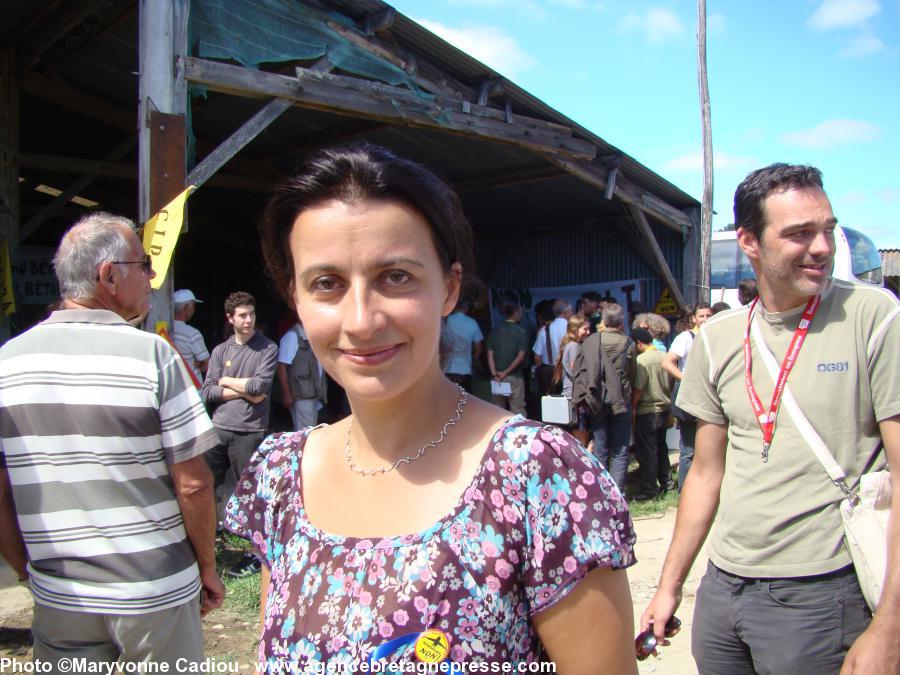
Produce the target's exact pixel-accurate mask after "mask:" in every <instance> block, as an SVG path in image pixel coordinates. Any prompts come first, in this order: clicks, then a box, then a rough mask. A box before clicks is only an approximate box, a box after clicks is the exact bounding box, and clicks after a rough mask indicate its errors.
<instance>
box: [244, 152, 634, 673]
mask: <svg viewBox="0 0 900 675" xmlns="http://www.w3.org/2000/svg"><path fill="white" fill-rule="evenodd" d="M261 237H262V245H263V254H264V257H265V261H266V266H267V270H268V272H269V274H270V276H271V278H272V280H273V282H274V283H275V285H276V287H277V288H278V290H279V291H280V292H281V293H282V295H283V297H284V298H285V300H286V301H287V302H289V303H290V304H291V305H292V306H294V307H296V310H297V313H298V315H299V316H300V318H301V319H302V321H303V325H304V326H305V327H306V331H307V337H308V339H309V342H310V345H311V346H312V349H313V351H314V352H315V354H316V357H317V358H318V360H319V363H321V364H322V366H323V367H324V368H325V370H326V371H327V372H328V374H329V375H330V376H332V377H333V378H334V379H335V380H336V381H338V382H339V383H340V384H341V385H342V386H343V387H344V389H345V390H346V392H347V397H348V399H349V401H350V406H351V408H352V414H351V415H350V417H348V418H347V419H345V420H342V421H341V422H338V423H336V424H333V425H330V426H324V425H320V426H318V427H311V428H306V429H303V430H301V431H298V432H293V433H287V434H280V435H275V436H271V437H269V438H268V439H266V441H264V442H263V444H262V445H261V446H260V448H259V450H258V452H257V454H256V456H255V457H254V459H253V461H252V463H251V466H250V467H248V469H247V470H246V472H245V474H244V477H243V479H242V481H241V484H240V485H239V486H238V488H237V490H236V491H235V494H234V496H233V497H232V500H231V502H230V504H229V513H228V516H227V526H228V527H229V529H231V530H232V531H234V532H235V533H237V534H239V535H240V536H243V537H245V538H247V539H249V540H250V541H251V542H252V547H253V550H254V552H255V553H256V554H257V555H258V556H259V557H260V559H261V561H262V563H263V574H262V598H261V600H262V617H263V629H262V631H263V634H262V640H261V642H260V648H259V662H260V663H259V667H260V669H261V670H263V671H272V672H276V671H277V672H282V671H283V670H284V668H286V667H291V668H296V669H298V670H300V671H301V672H303V671H304V669H305V670H306V671H314V672H320V670H321V668H323V667H330V668H338V667H341V666H342V665H346V666H347V667H348V668H349V669H350V671H353V672H355V669H356V668H357V667H358V666H359V664H361V663H363V662H367V661H374V660H379V659H388V660H403V661H410V660H413V659H414V658H418V659H419V660H425V661H429V662H440V661H444V660H447V661H450V662H453V663H461V662H473V661H480V662H501V663H502V662H511V663H514V664H515V663H523V662H531V661H540V660H544V659H552V660H554V661H556V662H557V666H558V670H557V672H558V673H596V672H631V673H635V672H637V671H636V668H635V662H634V659H633V658H632V653H631V637H632V635H633V633H632V630H633V628H632V607H631V599H630V594H629V589H628V581H627V577H626V574H625V572H624V568H625V567H627V566H628V565H630V564H631V563H632V562H633V561H634V557H633V552H632V545H633V542H634V533H633V529H632V526H631V521H630V518H629V516H628V511H627V508H626V505H625V503H624V501H623V499H622V496H621V494H620V493H619V492H618V490H617V489H616V488H615V486H614V484H613V483H612V481H611V479H610V477H609V475H608V474H607V473H606V472H605V471H602V470H601V468H600V467H599V466H598V464H597V463H596V462H595V461H594V460H593V459H592V458H591V457H590V456H589V455H588V454H587V453H586V452H585V451H584V449H583V448H582V447H581V446H580V445H578V443H577V442H576V441H575V440H574V439H573V438H572V437H571V436H568V435H567V434H565V433H564V432H562V431H561V430H559V429H557V428H555V427H550V426H543V425H541V424H539V423H536V422H531V421H528V420H525V419H524V418H522V417H520V416H514V417H512V418H510V417H509V416H508V413H507V412H506V411H504V410H501V409H499V408H497V407H495V406H492V405H490V404H488V403H486V402H483V401H481V400H478V399H475V398H472V397H469V396H468V395H467V394H466V392H465V391H464V390H462V389H461V388H459V387H458V386H456V385H455V384H453V383H452V382H450V381H449V380H448V379H447V378H446V377H445V376H444V375H443V373H442V372H441V368H440V355H439V343H440V338H441V326H442V319H443V317H446V316H447V315H448V314H449V313H450V312H451V311H452V310H453V307H454V305H455V304H456V301H457V297H458V294H459V288H460V285H461V284H462V283H463V280H464V277H465V275H468V274H470V273H471V272H472V270H473V263H472V233H471V229H470V227H469V225H468V223H467V221H466V219H465V216H464V215H463V213H462V209H461V207H460V204H459V200H458V198H457V196H456V194H455V193H454V192H453V190H452V189H451V188H450V187H449V186H447V185H446V184H445V183H444V182H443V181H441V180H440V179H438V178H437V177H436V176H435V175H434V174H432V173H431V172H430V171H428V170H426V169H425V168H423V167H421V166H419V165H418V164H415V163H413V162H410V161H407V160H403V159H399V158H397V157H396V156H394V155H393V154H391V153H390V152H389V151H387V150H385V149H383V148H377V147H373V146H368V145H364V146H356V147H351V148H338V149H332V150H325V151H322V152H320V153H319V154H317V155H316V156H314V157H313V158H311V159H310V160H309V161H308V162H307V163H306V164H305V165H304V166H302V167H301V168H300V169H299V172H298V173H297V175H296V176H294V177H293V178H291V179H289V180H287V181H285V182H284V183H283V184H282V185H280V186H279V187H278V188H277V189H276V191H275V194H274V196H273V197H272V199H271V200H270V202H269V204H268V206H267V207H266V210H265V213H264V216H263V220H262V225H261ZM413 654H415V656H413ZM445 667H446V665H445ZM442 672H444V671H442Z"/></svg>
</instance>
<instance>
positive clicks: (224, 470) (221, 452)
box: [203, 427, 266, 520]
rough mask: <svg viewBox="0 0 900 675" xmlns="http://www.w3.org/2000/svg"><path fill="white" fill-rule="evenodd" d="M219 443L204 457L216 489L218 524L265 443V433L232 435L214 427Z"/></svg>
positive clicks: (236, 432)
mask: <svg viewBox="0 0 900 675" xmlns="http://www.w3.org/2000/svg"><path fill="white" fill-rule="evenodd" d="M215 429H216V433H218V434H219V443H218V444H217V445H216V446H215V447H214V448H210V449H209V450H208V451H207V452H206V453H205V454H204V455H203V457H204V459H206V463H207V464H208V465H209V470H210V471H211V472H212V475H213V479H214V480H215V485H216V511H217V512H218V516H219V520H222V516H223V515H224V513H225V506H226V505H227V504H228V500H229V499H231V494H232V493H233V492H234V488H235V486H236V485H237V484H238V481H239V480H240V479H241V473H243V471H244V466H245V465H246V464H247V462H248V461H249V459H250V457H251V456H252V455H253V453H254V452H255V451H256V449H257V448H258V447H259V444H260V443H262V441H263V438H265V436H266V434H265V432H263V431H230V430H228V429H220V428H219V427H215Z"/></svg>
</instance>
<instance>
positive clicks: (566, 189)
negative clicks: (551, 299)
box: [0, 0, 699, 335]
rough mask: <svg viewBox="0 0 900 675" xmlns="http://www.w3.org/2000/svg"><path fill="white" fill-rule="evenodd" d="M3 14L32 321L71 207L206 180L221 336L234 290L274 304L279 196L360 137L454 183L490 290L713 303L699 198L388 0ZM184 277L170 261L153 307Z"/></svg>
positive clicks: (9, 205)
mask: <svg viewBox="0 0 900 675" xmlns="http://www.w3.org/2000/svg"><path fill="white" fill-rule="evenodd" d="M0 17H2V19H0V21H2V29H0V34H2V36H3V41H2V44H3V45H4V46H3V47H2V48H0V240H2V239H7V240H9V242H10V248H11V257H12V263H13V270H14V273H15V275H14V276H15V277H16V285H17V289H18V295H17V307H18V311H17V313H16V314H15V315H14V317H13V322H14V325H13V326H12V329H13V330H14V331H15V329H16V325H15V324H19V325H20V326H24V325H26V324H27V325H30V323H33V322H34V321H35V320H37V319H38V318H40V317H41V316H42V315H43V312H44V310H45V305H46V304H47V303H49V302H51V301H52V300H53V299H54V298H53V290H52V270H50V269H49V266H48V264H47V263H48V260H49V257H50V255H51V254H52V251H53V249H54V248H55V246H56V244H57V243H58V241H59V237H60V235H61V233H62V232H63V231H64V229H65V228H66V227H67V226H68V225H69V224H71V222H72V221H73V220H75V219H76V218H77V217H79V215H81V214H82V213H84V212H85V211H86V210H89V209H103V210H107V211H112V212H116V213H122V214H124V215H128V216H130V217H132V218H135V219H136V220H138V221H139V222H143V221H146V220H147V218H148V217H150V216H151V215H152V214H153V213H155V212H156V210H158V209H159V208H160V207H161V206H162V205H164V204H165V203H167V202H168V200H169V199H170V198H172V197H173V196H174V195H176V194H177V193H179V192H180V191H181V190H182V189H183V187H184V186H185V185H187V184H191V183H193V184H195V185H198V186H199V189H198V191H197V192H196V193H195V194H194V195H193V196H192V197H191V198H190V200H189V202H188V209H187V221H186V229H185V231H183V233H182V235H181V239H180V241H179V245H178V248H177V250H176V254H175V258H174V266H173V267H174V279H175V282H174V283H176V284H177V287H188V288H191V289H193V290H194V291H195V292H196V293H197V295H198V296H199V297H200V298H204V299H206V300H207V301H211V304H210V305H208V306H207V307H212V308H214V309H207V310H206V314H205V321H206V322H207V324H208V325H207V328H209V326H210V325H212V324H213V322H215V321H220V320H221V315H220V314H219V313H218V309H217V308H218V307H219V306H220V305H219V303H220V302H221V299H222V298H224V296H225V295H226V294H227V293H228V292H230V291H233V290H238V289H241V290H249V291H251V292H253V293H254V294H256V295H257V297H258V299H259V301H260V315H261V316H265V314H266V312H270V313H271V314H274V313H275V312H277V311H279V309H280V308H279V307H278V305H277V301H276V300H275V298H274V295H273V294H272V293H271V292H270V291H269V289H267V288H266V286H265V282H264V280H263V277H262V273H261V260H260V255H259V246H258V241H257V235H256V226H257V221H258V217H259V213H260V211H261V206H262V204H263V203H264V201H265V199H266V196H267V193H268V192H269V191H270V189H271V187H272V186H273V184H274V183H275V182H277V181H278V180H279V179H280V178H282V177H284V176H286V175H288V174H289V173H290V171H291V169H292V167H293V166H295V164H296V162H297V160H298V158H299V157H302V156H303V155H304V154H306V153H308V152H309V151H310V150H312V149H315V148H318V147H322V146H326V145H331V144H335V143H348V142H354V141H359V140H366V141H369V142H372V143H376V144H380V145H384V146H387V147H390V148H392V149H394V150H395V151H396V152H398V153H399V154H401V155H404V156H407V157H410V158H412V159H415V160H417V161H421V162H422V163H424V164H426V165H428V166H430V167H431V168H433V169H435V170H436V171H437V172H438V173H440V174H441V175H443V176H444V177H445V178H447V179H448V180H449V181H450V182H451V183H452V184H453V185H454V186H455V187H456V189H457V190H458V191H459V193H460V196H461V198H462V201H463V205H464V207H465V209H466V212H467V214H468V216H469V218H470V220H471V222H472V224H473V226H474V229H475V233H476V246H477V249H476V255H477V274H478V276H479V277H480V278H481V279H482V280H483V281H484V282H485V283H486V284H487V285H488V286H493V287H504V288H518V287H529V286H544V287H546V286H561V285H576V284H588V283H596V282H603V281H615V280H618V279H629V278H636V279H640V280H641V285H642V288H641V297H642V298H643V300H644V302H645V303H646V304H648V305H650V306H651V308H652V305H653V303H654V302H655V300H656V298H657V297H658V296H659V294H660V292H661V291H662V290H663V288H664V287H669V288H671V289H672V291H673V295H674V296H675V299H676V301H677V302H678V303H684V302H691V301H693V300H695V299H696V296H697V287H696V274H697V273H696V268H697V264H696V258H697V254H698V250H699V241H698V230H699V203H698V202H697V201H696V200H695V199H694V198H692V197H691V196H689V195H687V194H685V193H684V192H682V191H681V190H679V189H678V188H676V187H675V186H674V185H672V184H671V183H669V182H667V181H666V180H664V179H663V178H662V177H660V176H659V175H657V174H655V173H654V172H652V171H650V170H649V169H647V168H646V167H644V166H642V165H641V164H640V163H638V162H637V161H635V160H634V159H633V158H632V157H630V156H629V155H627V154H626V153H625V152H623V151H621V150H619V149H618V148H616V147H613V146H612V145H610V144H608V143H607V142H605V141H604V140H603V139H602V138H600V137H599V136H598V135H596V134H595V133H593V132H592V131H590V130H588V129H585V128H583V127H581V126H579V125H578V124H576V123H575V122H573V121H572V120H570V119H568V118H566V117H565V116H564V115H562V114H560V113H559V112H557V111H555V110H554V109H552V108H551V107H550V106H548V105H547V104H545V103H543V102H542V101H540V100H538V99H537V98H536V97H534V96H532V95H531V94H529V93H528V92H527V91H525V90H523V89H522V88H520V87H518V86H516V84H515V83H513V82H511V81H510V80H508V79H506V78H504V77H502V76H501V75H499V74H498V73H496V72H494V71H492V70H491V69H490V68H487V67H486V66H484V65H483V64H481V63H480V62H478V61H477V60H475V59H473V58H472V57H471V56H469V55H467V54H465V53H463V52H462V51H460V50H459V49H457V48H455V47H453V46H451V45H450V44H448V43H446V42H444V41H443V40H441V39H440V38H438V37H437V36H435V35H434V34H432V33H431V32H429V31H428V30H426V29H425V28H423V27H422V26H420V25H419V24H417V23H415V22H414V21H412V20H411V19H409V18H408V17H406V16H404V15H402V14H401V13H399V12H397V11H395V10H394V9H393V8H392V7H391V6H389V5H388V4H386V3H384V2H382V1H381V0H141V2H135V1H134V0H79V2H69V1H68V0H0ZM611 105H627V102H615V103H613V102H611ZM48 274H49V276H48ZM172 289H173V279H172V273H170V275H169V278H168V279H167V280H166V283H165V285H164V286H163V289H162V290H161V291H159V292H157V294H156V296H157V297H155V299H154V309H153V316H152V317H151V318H152V319H153V320H159V319H166V318H169V319H170V318H171V306H170V294H171V291H172ZM273 320H274V317H273ZM201 328H203V326H201ZM4 331H5V333H6V335H8V334H9V331H10V324H9V322H8V321H7V322H6V323H4Z"/></svg>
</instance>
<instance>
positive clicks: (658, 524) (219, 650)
mask: <svg viewBox="0 0 900 675" xmlns="http://www.w3.org/2000/svg"><path fill="white" fill-rule="evenodd" d="M674 526H675V511H674V510H670V511H669V512H668V513H666V514H665V515H659V516H648V517H644V518H641V519H638V520H636V521H635V527H636V529H637V534H638V542H637V547H636V552H637V557H638V563H637V564H636V565H635V566H634V567H632V568H631V569H629V570H628V577H629V581H630V583H631V595H632V599H633V601H634V618H635V625H637V624H638V622H639V619H640V615H641V612H643V610H644V607H645V606H646V604H647V603H648V602H649V601H650V598H651V597H652V596H653V593H654V591H655V589H656V581H657V579H658V578H659V572H660V569H661V567H662V563H663V558H664V556H665V554H666V549H667V547H668V545H669V539H670V538H671V535H672V530H673V528H674ZM705 569H706V558H705V556H701V557H700V558H698V560H697V563H696V564H695V565H694V568H693V569H692V570H691V574H690V575H689V577H688V580H687V583H686V584H685V589H684V600H683V602H682V605H681V608H680V609H679V610H678V616H679V618H680V619H681V621H682V629H681V632H680V633H679V634H678V635H677V636H676V637H675V638H673V640H672V644H671V645H670V646H668V647H663V648H661V649H660V650H659V656H658V657H653V656H651V657H650V658H648V659H647V660H646V661H643V662H641V663H639V664H638V670H639V672H641V673H661V674H665V675H669V674H671V675H693V674H694V673H696V672H697V670H696V666H695V665H694V660H693V658H692V657H691V653H690V645H691V622H692V618H693V614H694V594H695V592H696V590H697V586H698V584H699V583H700V577H701V576H702V573H703V570H705ZM30 625H31V596H30V594H29V593H28V591H27V590H26V589H24V588H22V587H20V586H18V585H17V583H16V580H15V575H14V574H13V573H12V570H10V569H9V568H8V567H6V566H0V658H2V657H9V656H13V657H17V658H19V659H22V660H30V659H31V632H30V631H29V626H30ZM203 628H204V631H203V634H204V642H205V646H206V654H207V655H208V656H212V657H214V658H216V659H218V660H221V661H227V662H229V663H231V662H234V661H237V662H238V663H239V664H240V671H241V672H242V673H250V672H252V671H253V667H252V664H253V662H254V660H255V656H256V636H257V626H256V623H255V622H251V621H248V620H247V617H246V616H236V615H234V614H231V613H228V612H225V611H223V610H218V611H215V612H212V613H210V614H209V615H208V616H207V617H206V618H205V619H204V620H203Z"/></svg>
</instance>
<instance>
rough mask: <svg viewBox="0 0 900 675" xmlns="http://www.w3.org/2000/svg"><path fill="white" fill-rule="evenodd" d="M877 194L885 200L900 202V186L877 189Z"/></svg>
mask: <svg viewBox="0 0 900 675" xmlns="http://www.w3.org/2000/svg"><path fill="white" fill-rule="evenodd" d="M875 196H876V197H878V199H880V200H881V201H883V202H900V188H883V189H881V190H875Z"/></svg>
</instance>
